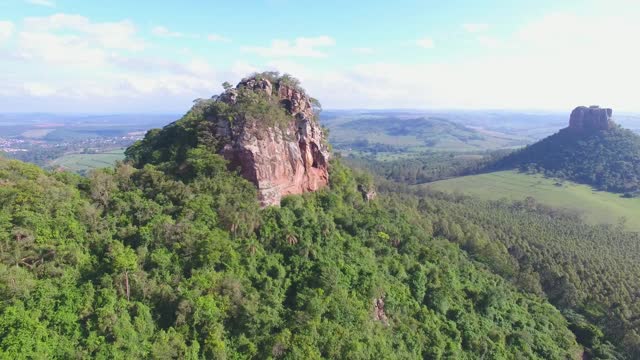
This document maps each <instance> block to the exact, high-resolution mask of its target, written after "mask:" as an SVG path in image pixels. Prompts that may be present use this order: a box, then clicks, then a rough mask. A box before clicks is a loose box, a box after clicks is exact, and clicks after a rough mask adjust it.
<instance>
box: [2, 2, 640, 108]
mask: <svg viewBox="0 0 640 360" xmlns="http://www.w3.org/2000/svg"><path fill="white" fill-rule="evenodd" d="M638 18H640V1H637V0H633V1H632V0H606V1H604V0H562V1H559V0H535V1H525V0H518V1H516V0H509V1H507V0H486V1H482V0H449V1H442V0H439V1H430V0H421V1H420V0H396V1H388V0H367V1H360V0H350V1H346V0H341V1H337V0H322V1H318V0H314V1H307V0H238V1H229V0H225V1H188V0H186V1H185V0H183V1H179V2H178V1H165V0H155V1H146V0H137V1H130V0H126V1H123V0H110V1H101V2H98V1H86V0H82V1H81V0H75V1H72V0H0V69H1V70H0V111H2V112H64V113H132V112H133V113H135V112H139V113H162V112H172V113H173V112H177V113H182V112H186V111H187V110H188V109H189V107H190V106H191V103H192V101H193V100H194V99H197V98H207V97H210V96H212V95H214V94H218V93H220V92H221V91H222V87H221V84H222V83H223V82H225V81H229V82H231V83H236V82H238V81H239V80H240V79H242V78H243V77H245V76H247V75H249V74H251V73H253V72H256V71H265V70H271V71H273V70H275V71H280V72H282V73H289V74H291V75H293V76H295V77H297V78H298V79H300V80H301V82H302V85H303V86H304V87H305V88H306V89H307V91H308V93H310V94H311V95H312V96H313V97H315V98H317V99H319V100H320V102H321V103H322V104H323V107H324V108H325V109H365V108H370V109H382V108H393V109H401V108H411V109H509V110H515V109H527V110H557V111H566V112H567V113H568V112H569V111H570V110H571V109H572V108H573V107H575V106H577V105H592V104H599V105H601V106H607V107H613V108H614V109H615V110H616V111H618V110H621V111H640V92H639V91H638V86H640V70H639V68H640V45H639V44H640V41H639V39H640V21H638V20H637V19H638Z"/></svg>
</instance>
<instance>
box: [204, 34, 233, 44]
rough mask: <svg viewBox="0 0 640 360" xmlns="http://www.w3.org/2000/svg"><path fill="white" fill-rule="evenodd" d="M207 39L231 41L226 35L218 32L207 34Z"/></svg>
mask: <svg viewBox="0 0 640 360" xmlns="http://www.w3.org/2000/svg"><path fill="white" fill-rule="evenodd" d="M207 40H209V41H213V42H227V43H228V42H231V39H229V38H228V37H224V36H222V35H220V34H209V35H207Z"/></svg>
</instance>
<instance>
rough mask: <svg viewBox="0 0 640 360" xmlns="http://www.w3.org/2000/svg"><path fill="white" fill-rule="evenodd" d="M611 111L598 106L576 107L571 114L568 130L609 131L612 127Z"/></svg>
mask: <svg viewBox="0 0 640 360" xmlns="http://www.w3.org/2000/svg"><path fill="white" fill-rule="evenodd" d="M612 113H613V111H612V110H611V109H605V108H600V107H599V106H590V107H586V106H578V107H577V108H575V109H573V111H572V112H571V117H570V118H569V129H572V130H575V131H594V130H609V129H611V128H612V127H613V126H614V123H613V121H612V120H611V115H612Z"/></svg>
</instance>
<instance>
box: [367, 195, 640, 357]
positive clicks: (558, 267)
mask: <svg viewBox="0 0 640 360" xmlns="http://www.w3.org/2000/svg"><path fill="white" fill-rule="evenodd" d="M380 190H381V191H383V192H385V193H389V196H391V197H393V198H395V199H397V201H399V202H402V203H403V204H406V206H411V207H414V208H416V209H418V211H419V213H420V216H421V219H422V220H421V221H425V222H427V223H430V224H432V225H433V231H434V234H435V235H439V236H442V237H444V238H447V239H449V240H452V241H454V242H455V243H457V244H459V245H460V246H461V248H463V249H464V250H466V251H467V252H469V254H471V255H472V257H473V258H474V259H476V260H479V261H481V262H484V263H486V264H487V265H489V266H490V267H491V268H492V269H493V270H494V271H495V272H496V273H499V274H501V275H502V276H503V277H505V278H507V279H510V280H511V282H512V283H514V284H516V285H517V286H518V287H519V288H521V289H523V290H524V291H527V292H530V293H534V294H540V295H542V296H545V297H547V298H548V299H549V300H550V301H551V303H552V304H554V305H556V306H557V307H558V308H559V309H561V310H563V312H564V313H565V315H566V316H567V318H568V319H570V321H571V322H572V325H571V327H572V329H573V330H574V332H575V333H576V334H577V335H578V340H579V341H580V342H581V343H582V344H584V345H586V346H587V347H589V348H591V350H589V354H590V356H593V357H594V358H599V359H600V358H602V359H610V358H625V355H623V354H626V355H627V356H628V357H629V358H632V359H635V358H638V357H640V336H639V332H640V331H639V330H640V322H638V318H639V314H640V308H639V307H638V304H639V302H638V300H639V296H640V287H639V286H638V282H637V279H638V278H640V266H638V264H640V255H639V254H640V234H638V233H635V232H633V233H632V232H627V231H625V230H624V228H623V227H622V226H591V225H586V224H585V223H583V222H582V220H581V219H580V218H578V217H577V216H576V215H574V214H571V213H565V212H563V211H562V210H557V209H553V208H550V207H547V206H544V205H541V204H539V203H537V202H536V201H535V199H533V198H529V199H527V200H525V201H521V202H508V201H482V200H478V199H474V198H471V197H466V196H462V195H449V194H445V193H438V192H430V191H428V190H426V189H424V188H410V187H406V186H403V185H401V184H397V183H385V184H383V186H382V187H381V189H380ZM590 324H595V325H596V326H597V327H594V326H593V325H590ZM603 335H604V336H603ZM607 339H608V340H607ZM608 341H612V342H613V343H615V344H617V346H618V347H619V349H620V350H615V349H614V348H613V347H612V346H611V345H609V344H607V342H608Z"/></svg>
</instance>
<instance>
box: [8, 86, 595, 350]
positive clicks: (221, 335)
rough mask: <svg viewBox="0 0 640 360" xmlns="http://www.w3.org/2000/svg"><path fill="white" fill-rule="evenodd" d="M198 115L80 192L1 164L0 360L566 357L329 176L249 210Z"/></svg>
mask: <svg viewBox="0 0 640 360" xmlns="http://www.w3.org/2000/svg"><path fill="white" fill-rule="evenodd" d="M247 100H248V102H247V106H249V107H250V108H252V109H255V108H256V105H259V106H258V110H260V111H261V112H263V111H266V112H269V111H272V110H273V108H271V107H272V106H279V105H277V104H276V103H274V102H270V103H265V102H264V101H262V100H261V99H256V98H255V97H251V96H249V97H248V99H247ZM202 106H203V103H202V102H200V103H198V104H196V105H195V107H194V109H193V110H192V111H190V112H189V113H187V114H186V115H185V117H184V118H183V119H181V120H179V121H178V122H176V123H173V124H170V125H168V126H167V127H166V128H165V129H164V130H156V131H151V132H150V133H149V134H148V135H147V137H146V139H145V140H144V141H141V142H138V143H137V144H136V145H134V146H133V147H131V148H130V149H129V150H127V154H128V155H129V156H130V158H132V159H134V160H135V162H134V163H133V164H131V163H129V164H127V163H123V164H119V165H118V166H117V167H115V168H109V169H100V170H96V171H95V172H93V173H92V174H91V175H90V176H89V177H88V178H83V177H80V176H78V175H74V174H71V173H66V172H52V173H49V172H45V171H43V170H41V169H39V168H37V167H35V166H33V165H27V164H24V163H21V162H18V161H8V160H3V159H0V246H2V248H1V251H0V255H1V256H0V357H2V358H12V359H21V358H65V359H68V358H101V359H107V358H121V359H125V358H127V359H129V358H155V359H168V358H181V359H182V358H184V359H200V358H209V359H277V358H282V359H320V358H331V359H372V358H380V359H391V358H400V359H444V358H447V359H478V358H483V357H484V358H492V359H578V358H580V356H581V354H582V346H580V345H578V343H577V341H576V336H575V335H574V334H573V333H572V332H571V331H570V329H569V326H574V325H575V322H572V323H571V325H570V324H569V322H568V321H567V319H565V318H564V317H563V316H562V314H561V313H560V312H559V311H558V310H557V309H556V308H554V307H553V306H552V305H550V304H549V303H548V302H547V300H545V299H544V298H542V297H540V296H538V295H535V294H531V293H523V292H521V291H520V290H518V289H517V288H516V287H515V286H514V285H512V284H510V283H509V282H508V281H506V280H505V279H503V278H502V277H500V276H498V275H496V274H494V273H492V272H491V270H490V267H489V266H487V265H485V264H483V263H480V262H477V261H476V260H473V259H471V258H470V257H469V256H468V255H467V253H465V252H464V251H462V250H461V249H460V248H459V247H458V245H456V244H453V242H455V241H456V239H455V238H453V237H451V238H450V239H448V238H447V237H445V236H443V234H437V236H436V234H435V233H434V228H433V226H432V221H431V219H428V218H426V217H424V216H423V215H422V214H421V213H420V212H419V211H418V209H417V208H416V207H415V206H414V205H415V204H412V203H408V202H406V201H405V200H404V199H401V198H395V197H393V196H381V197H380V198H378V199H375V200H372V201H366V200H365V199H364V198H363V195H362V193H361V192H360V190H359V189H360V188H361V187H362V186H363V185H370V179H368V178H367V176H366V175H364V174H354V173H352V171H350V170H349V169H347V168H345V167H344V166H343V165H341V163H340V162H339V161H335V160H334V161H333V162H332V163H331V164H330V177H329V179H330V184H329V187H328V188H324V189H322V190H320V191H317V192H313V193H307V194H305V195H303V196H290V197H286V198H285V199H284V200H283V201H282V203H281V206H280V207H269V208H266V209H260V206H259V204H258V202H257V199H256V197H257V194H256V188H255V187H254V186H253V185H252V184H251V183H250V182H249V181H247V180H245V179H244V178H242V177H240V176H239V175H238V173H236V172H235V171H230V170H229V169H228V168H227V163H226V162H225V161H224V159H223V157H222V156H220V155H219V154H218V153H217V151H216V149H217V145H219V143H218V142H217V141H216V139H214V138H211V137H210V136H207V135H211V132H210V131H208V124H209V123H208V120H207V117H206V116H205V111H202ZM206 106H207V109H208V110H214V111H220V112H221V113H225V114H227V113H226V111H240V110H242V109H241V108H231V109H230V108H221V107H223V106H222V105H221V104H215V103H214V102H211V101H209V102H206ZM219 106H221V107H219ZM273 120H276V119H273ZM271 126H278V124H277V123H274V124H272V125H271ZM192 135H193V136H192ZM194 136H195V137H194ZM133 165H135V167H134V166H133ZM452 236H453V235H452ZM479 241H481V243H482V247H483V249H487V251H491V252H496V253H498V254H506V248H504V247H503V246H501V245H498V244H491V243H490V242H487V241H486V239H485V240H479ZM478 244H480V243H478ZM495 258H496V259H497V257H495ZM588 333H589V334H593V332H592V331H590V332H588ZM594 336H595V338H597V339H598V341H599V339H600V337H601V336H597V334H596V335H594ZM582 343H583V344H584V342H582ZM586 346H590V345H588V344H587V345H586Z"/></svg>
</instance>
